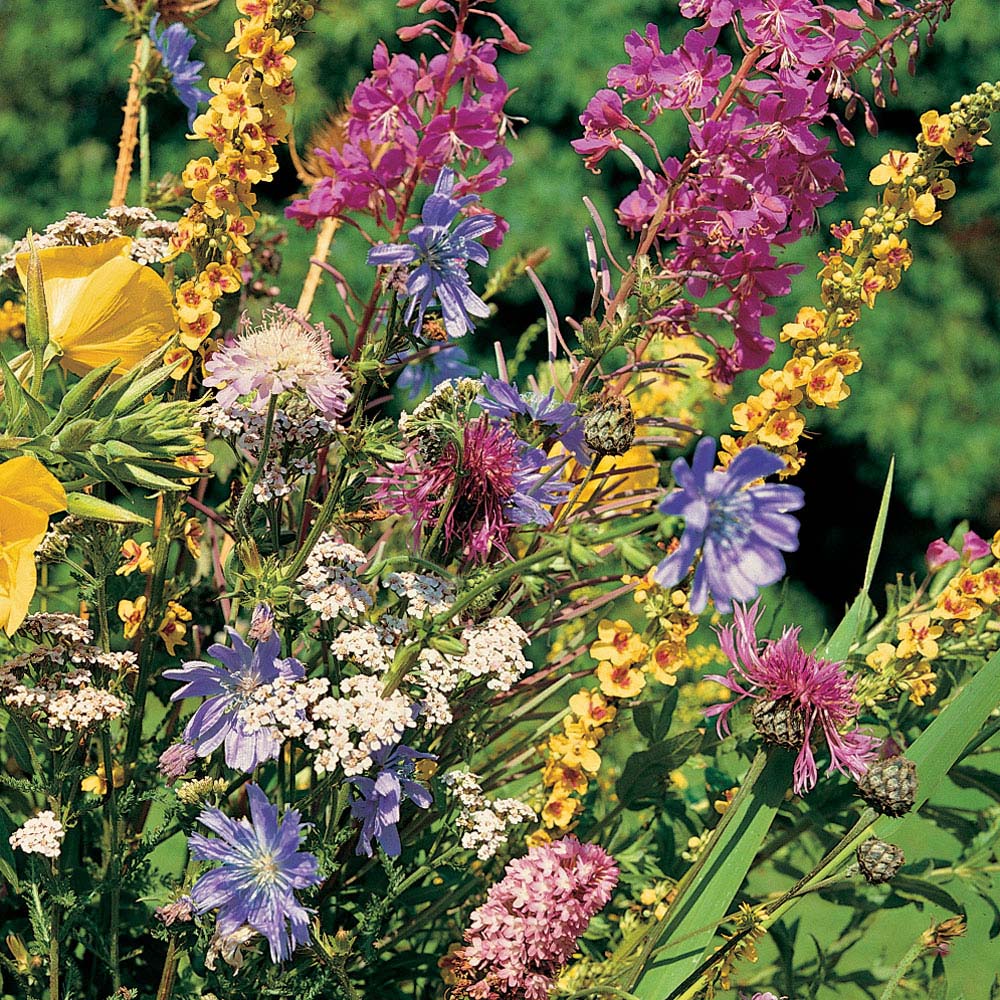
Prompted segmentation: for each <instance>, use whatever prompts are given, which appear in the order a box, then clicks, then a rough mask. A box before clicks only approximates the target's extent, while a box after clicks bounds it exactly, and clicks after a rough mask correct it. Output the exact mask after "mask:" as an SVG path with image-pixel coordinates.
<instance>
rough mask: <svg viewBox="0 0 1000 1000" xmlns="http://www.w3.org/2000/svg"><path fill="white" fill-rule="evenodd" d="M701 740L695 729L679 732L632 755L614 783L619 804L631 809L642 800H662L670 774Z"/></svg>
mask: <svg viewBox="0 0 1000 1000" xmlns="http://www.w3.org/2000/svg"><path fill="white" fill-rule="evenodd" d="M701 738H702V734H701V733H700V732H698V731H697V730H695V731H693V732H689V733H679V734H678V735H677V736H672V737H671V738H670V739H669V740H664V741H663V742H662V743H656V744H654V745H653V746H651V747H650V748H649V749H648V750H640V751H638V753H634V754H632V756H631V757H629V759H628V760H627V761H626V762H625V767H624V769H623V770H622V774H621V777H620V778H619V779H618V781H617V783H616V784H615V791H616V792H617V793H618V798H619V799H620V800H621V803H622V805H624V806H625V808H626V809H630V808H632V807H634V806H636V805H638V804H639V802H641V801H649V800H650V799H654V800H658V799H659V798H661V797H662V794H663V790H664V789H665V788H666V785H667V782H668V781H669V780H670V772H671V771H672V770H674V768H677V767H680V766H681V764H683V763H684V762H685V761H686V760H687V759H688V757H690V756H691V754H693V753H695V752H696V751H697V750H698V747H700V746H701Z"/></svg>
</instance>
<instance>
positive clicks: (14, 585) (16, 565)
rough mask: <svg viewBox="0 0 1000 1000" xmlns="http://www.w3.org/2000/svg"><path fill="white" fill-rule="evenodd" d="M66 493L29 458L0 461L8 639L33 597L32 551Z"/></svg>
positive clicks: (1, 614) (3, 621) (1, 570)
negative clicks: (50, 516)
mask: <svg viewBox="0 0 1000 1000" xmlns="http://www.w3.org/2000/svg"><path fill="white" fill-rule="evenodd" d="M65 509H66V491H65V490H64V489H63V488H62V485H61V484H60V482H59V480H57V479H56V477H55V476H53V475H52V473H51V472H49V471H48V469H46V468H45V466H44V465H42V463H41V462H39V461H38V459H37V458H35V457H34V456H32V455H21V456H20V457H18V458H11V459H8V460H7V461H6V462H3V463H0V627H2V628H3V630H4V631H5V632H6V633H7V635H13V634H14V632H15V631H16V630H17V629H18V628H19V627H20V625H21V622H23V621H24V619H25V616H26V615H27V614H28V607H29V605H30V604H31V598H32V597H33V596H34V594H35V586H36V576H35V550H36V549H37V548H38V546H39V545H40V544H41V542H42V539H43V538H44V537H45V532H46V531H48V530H49V515H50V514H55V513H56V512H57V511H60V510H65Z"/></svg>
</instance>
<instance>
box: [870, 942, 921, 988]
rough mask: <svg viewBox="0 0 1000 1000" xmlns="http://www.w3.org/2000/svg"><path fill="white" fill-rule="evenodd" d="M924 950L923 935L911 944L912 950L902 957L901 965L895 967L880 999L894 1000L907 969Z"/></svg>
mask: <svg viewBox="0 0 1000 1000" xmlns="http://www.w3.org/2000/svg"><path fill="white" fill-rule="evenodd" d="M923 950H924V942H923V936H922V935H921V937H919V938H917V940H916V941H915V942H914V943H913V944H912V945H911V946H910V950H909V951H908V952H907V953H906V954H905V955H904V956H903V957H902V958H901V959H900V961H899V965H897V966H896V968H895V969H893V972H892V975H891V976H890V977H889V981H888V982H887V983H886V985H885V989H884V990H883V991H882V995H881V996H880V997H879V1000H892V996H893V994H894V993H895V992H896V990H897V989H898V988H899V984H900V983H901V982H902V980H903V976H905V975H906V972H907V970H908V969H909V968H910V966H911V965H913V963H914V962H915V961H916V960H917V959H918V958H919V957H920V953H921V952H922V951H923Z"/></svg>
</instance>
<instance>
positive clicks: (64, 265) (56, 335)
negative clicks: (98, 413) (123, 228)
mask: <svg viewBox="0 0 1000 1000" xmlns="http://www.w3.org/2000/svg"><path fill="white" fill-rule="evenodd" d="M130 242H131V241H130V240H129V239H128V238H127V237H122V238H120V239H115V240H110V241H108V242H107V243H100V244H98V245H96V246H92V247H50V248H49V249H47V250H43V251H41V253H40V255H39V256H40V257H41V261H42V275H43V281H44V285H45V298H46V302H47V304H48V309H49V336H50V339H51V341H52V342H53V343H54V344H56V345H58V347H59V348H60V349H61V350H62V358H61V359H60V363H61V364H62V365H63V367H64V368H67V369H68V370H69V371H71V372H75V373H76V374H78V375H83V374H86V373H87V372H88V371H89V370H90V369H92V368H97V367H99V366H100V365H103V364H107V363H108V362H109V361H114V360H115V359H118V360H119V361H120V364H118V365H117V366H116V367H115V369H114V372H115V374H118V375H122V374H124V373H125V372H127V371H128V370H129V369H130V368H132V367H134V366H135V365H136V364H138V362H139V361H141V360H142V359H143V358H144V357H145V356H146V355H147V354H149V353H150V351H153V350H155V349H156V348H157V347H159V346H160V345H161V344H162V343H163V342H164V341H165V340H166V339H167V338H168V337H169V336H171V335H172V334H173V333H174V332H175V331H176V329H177V320H176V316H175V314H174V309H173V303H172V298H171V295H170V289H169V288H168V286H167V283H166V282H165V281H164V280H163V279H162V278H161V277H160V276H159V275H158V274H157V273H156V272H155V271H154V270H153V269H152V268H150V267H145V266H144V265H142V264H137V263H136V262H135V261H133V260H130V259H128V258H127V257H125V256H123V255H122V254H123V253H124V252H126V251H127V249H128V246H129V244H130ZM22 258H24V264H25V266H26V264H27V258H26V255H24V254H21V255H19V256H18V271H19V273H20V272H21V264H22ZM22 280H23V279H22Z"/></svg>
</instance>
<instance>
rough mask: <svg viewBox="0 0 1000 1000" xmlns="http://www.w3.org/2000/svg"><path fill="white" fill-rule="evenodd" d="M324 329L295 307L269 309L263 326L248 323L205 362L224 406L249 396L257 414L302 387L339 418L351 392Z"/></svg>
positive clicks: (321, 409) (210, 381)
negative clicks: (278, 398)
mask: <svg viewBox="0 0 1000 1000" xmlns="http://www.w3.org/2000/svg"><path fill="white" fill-rule="evenodd" d="M324 332H325V331H323V329H322V327H314V326H311V325H310V324H309V323H307V322H306V321H305V320H303V319H302V318H301V317H300V316H298V315H297V314H296V313H294V312H293V311H292V310H286V311H281V310H277V309H274V310H270V311H268V312H265V313H264V322H263V323H262V324H261V325H260V326H258V327H256V328H254V327H249V326H247V327H244V329H243V330H242V331H241V332H240V334H239V336H237V337H236V339H235V340H231V341H229V342H228V343H226V344H225V345H224V346H223V347H221V348H220V349H219V350H217V351H216V352H215V353H214V354H213V355H212V356H211V357H210V358H209V359H208V361H206V362H205V371H206V372H207V375H206V376H205V385H207V386H211V387H214V388H217V389H218V390H219V391H218V395H217V397H216V400H217V402H218V404H219V405H220V406H221V407H223V408H226V407H229V406H232V405H233V404H234V403H235V402H236V401H237V400H238V399H240V398H241V397H249V398H248V399H245V400H244V404H245V405H246V406H247V407H248V408H249V409H251V410H253V411H254V412H257V413H263V412H264V411H265V410H266V409H267V407H268V403H269V402H270V400H271V398H272V397H274V396H280V395H281V394H282V393H283V392H291V391H293V390H297V391H299V392H301V393H304V394H305V395H306V397H307V398H308V399H309V401H310V402H311V403H312V404H313V406H315V407H316V409H317V411H318V412H319V413H320V415H321V416H323V417H324V418H325V419H327V420H329V421H331V422H334V423H335V422H336V421H337V420H338V419H339V418H340V417H342V416H343V415H344V412H345V410H346V409H347V401H348V400H349V399H350V395H351V393H350V385H349V381H348V378H347V375H346V373H345V372H344V368H343V364H342V363H341V362H340V361H338V360H336V359H334V358H333V356H332V355H331V354H330V348H329V344H328V343H327V340H326V338H325V337H324Z"/></svg>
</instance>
